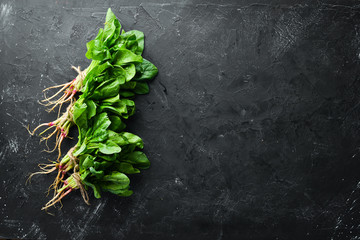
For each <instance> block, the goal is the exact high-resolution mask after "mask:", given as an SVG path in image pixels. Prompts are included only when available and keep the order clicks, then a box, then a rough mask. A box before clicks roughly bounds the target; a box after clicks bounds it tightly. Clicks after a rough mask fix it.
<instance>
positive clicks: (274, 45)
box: [0, 0, 360, 240]
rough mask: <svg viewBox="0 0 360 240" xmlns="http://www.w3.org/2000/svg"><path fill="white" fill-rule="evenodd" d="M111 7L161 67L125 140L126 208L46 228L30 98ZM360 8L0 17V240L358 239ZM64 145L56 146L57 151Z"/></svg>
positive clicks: (24, 8) (73, 208)
mask: <svg viewBox="0 0 360 240" xmlns="http://www.w3.org/2000/svg"><path fill="white" fill-rule="evenodd" d="M108 7H111V8H112V10H113V11H114V13H115V14H116V15H117V16H118V18H119V19H120V21H121V23H122V25H123V27H124V28H125V29H127V30H130V29H137V30H140V31H143V32H144V33H145V36H146V40H145V48H146V49H145V52H144V56H145V57H146V58H148V59H150V60H151V61H152V62H153V63H154V64H155V65H156V66H157V67H158V68H159V75H158V76H157V78H156V79H155V80H154V81H153V82H152V83H151V85H150V87H151V92H150V94H148V95H145V96H140V97H138V98H137V99H136V104H137V112H136V114H135V116H133V118H132V119H131V120H130V121H129V122H128V123H129V131H131V132H133V133H136V134H138V135H139V136H141V137H142V138H143V139H144V142H145V152H146V153H147V155H148V156H149V159H150V160H151V163H152V167H151V168H150V169H149V170H146V171H143V172H142V173H141V175H138V176H134V177H132V178H131V181H132V183H131V185H132V189H133V190H134V192H135V194H134V195H133V196H131V197H130V198H120V197H116V196H113V195H111V194H104V196H103V198H101V199H100V200H97V199H95V198H94V197H91V203H92V204H91V206H87V205H86V204H85V203H84V202H83V201H82V198H81V195H80V193H79V192H74V193H72V194H71V196H69V197H67V198H66V199H64V201H63V203H64V207H63V208H62V209H60V210H59V209H54V210H53V211H52V212H53V213H55V217H54V216H50V215H48V214H46V213H45V212H43V211H40V208H41V207H42V206H43V205H44V204H45V203H46V201H47V200H48V199H49V198H46V190H47V188H48V186H49V185H50V184H51V182H52V179H53V177H54V176H53V175H51V176H38V177H34V178H33V181H32V184H31V185H25V181H26V178H27V176H28V174H29V173H31V172H34V171H36V170H37V169H38V168H37V164H39V163H44V162H46V161H47V159H54V158H55V155H56V154H52V155H51V154H48V153H45V152H41V151H42V150H43V149H44V145H43V144H39V138H38V137H36V136H34V137H31V136H29V134H28V132H27V131H26V129H25V128H24V126H27V125H30V128H34V127H35V126H36V125H38V124H39V123H42V122H47V121H50V120H52V119H54V118H55V117H56V114H55V113H52V114H48V113H46V112H45V111H44V110H45V108H44V107H43V106H41V105H39V104H38V101H39V100H41V99H42V92H41V91H42V90H43V89H44V88H46V87H49V86H52V85H54V84H60V83H64V82H66V81H69V80H71V79H73V78H74V77H75V75H76V74H75V72H74V71H72V70H71V68H70V67H71V65H75V66H81V67H82V68H85V67H86V66H87V65H88V64H89V62H90V61H89V60H87V59H86V58H85V52H86V42H88V41H89V40H91V39H92V38H93V37H94V36H95V35H96V33H97V31H98V28H100V27H102V25H103V23H104V19H105V13H106V10H107V8H108ZM359 62H360V3H359V1H355V0H352V1H347V0H343V1H324V0H319V1H294V0H291V1H286V0H282V1H280V0H278V1H235V0H233V1H226V2H225V1H214V0H212V1H205V0H201V1H195V0H193V1H191V0H190V1H183V2H179V1H175V0H169V1H162V0H150V1H146V2H145V1H144V2H141V1H112V0H109V1H104V2H103V1H94V0H91V1H81V0H80V1H69V0H68V1H45V0H35V1H24V0H16V1H15V0H13V1H6V0H3V1H1V2H0V73H1V75H0V82H1V84H0V97H1V99H0V119H1V122H0V169H1V170H0V237H3V238H20V239H279V240H280V239H334V240H338V239H360V214H359V211H360V202H359V196H360V184H359V180H360V153H359V147H360V131H359V129H360V121H359V115H360V104H359V103H360V81H359ZM72 144H75V141H74V140H73V141H71V140H69V141H68V142H66V144H65V145H64V146H63V151H66V149H68V148H70V146H71V145H72Z"/></svg>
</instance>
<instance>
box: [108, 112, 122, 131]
mask: <svg viewBox="0 0 360 240" xmlns="http://www.w3.org/2000/svg"><path fill="white" fill-rule="evenodd" d="M109 119H110V121H111V125H110V126H109V129H110V130H112V131H115V132H120V131H121V130H123V129H124V128H125V127H126V125H125V123H124V122H123V121H121V118H119V117H118V116H114V115H111V116H109Z"/></svg>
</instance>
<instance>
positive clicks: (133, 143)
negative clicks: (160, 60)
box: [35, 9, 158, 210]
mask: <svg viewBox="0 0 360 240" xmlns="http://www.w3.org/2000/svg"><path fill="white" fill-rule="evenodd" d="M86 47H87V52H86V55H85V56H86V57H87V58H88V59H91V60H92V62H91V64H90V65H89V67H88V68H86V69H85V70H84V71H80V68H74V69H76V70H77V71H78V73H79V75H78V77H77V78H76V79H74V80H73V81H72V82H71V83H68V84H64V85H61V87H62V88H61V90H60V91H59V92H58V93H56V94H55V96H56V95H58V94H60V92H61V91H64V90H65V91H67V92H69V93H70V94H67V95H66V96H65V97H64V96H62V97H60V98H59V99H58V100H57V101H52V100H51V99H53V98H54V97H55V96H52V97H50V98H46V99H45V100H46V101H47V102H48V104H49V105H51V104H53V105H55V106H54V107H56V106H59V105H60V106H61V105H62V104H64V103H67V102H69V103H70V105H69V106H68V108H67V110H66V112H65V113H64V114H63V115H62V117H61V118H59V119H60V120H59V119H58V120H56V121H54V122H53V123H54V125H55V126H56V127H58V126H61V127H64V129H65V130H64V131H66V134H67V133H68V131H69V129H70V127H71V126H74V125H76V126H77V128H78V132H79V136H78V142H77V144H76V145H75V146H74V147H73V148H71V149H70V150H69V151H68V153H67V154H66V155H65V156H64V157H63V158H62V159H61V161H60V162H58V163H56V164H54V167H53V169H54V170H56V169H57V170H58V175H57V177H56V179H55V182H54V184H53V185H52V187H53V189H54V191H55V194H54V198H53V199H51V200H50V201H49V202H48V203H47V204H46V205H45V207H43V209H45V210H46V209H48V208H49V207H51V206H53V205H55V204H56V203H57V202H59V201H60V200H61V199H62V198H63V197H65V196H66V195H67V194H69V193H70V192H71V191H72V190H75V189H80V192H81V194H82V196H83V198H84V200H85V202H86V203H88V202H89V198H88V195H87V191H86V190H89V189H90V188H91V189H92V190H93V192H94V196H95V198H100V197H101V193H102V192H110V193H113V194H116V195H119V196H130V195H131V194H132V193H133V191H132V190H130V179H129V177H128V176H127V175H128V174H138V173H140V170H143V169H147V168H149V167H150V161H149V160H148V158H147V157H146V155H145V154H144V153H143V152H142V151H140V150H141V149H143V147H144V144H143V141H142V139H141V138H140V137H139V136H137V135H135V134H133V133H129V132H125V131H124V130H125V129H126V124H125V122H124V121H125V120H126V119H128V118H129V117H130V116H132V115H133V114H134V113H135V102H134V101H133V100H132V99H133V98H134V97H135V96H136V95H138V94H146V93H148V92H149V85H148V83H147V81H150V80H152V79H153V78H154V77H155V76H156V75H157V73H158V69H157V68H156V67H155V65H154V64H152V63H151V62H150V61H148V60H146V59H144V58H143V57H142V56H141V55H142V53H143V50H144V34H143V33H142V32H140V31H137V30H130V31H127V32H125V31H124V30H123V29H122V26H121V24H120V22H119V21H118V19H117V18H116V16H115V15H114V13H113V12H112V11H111V9H108V11H107V14H106V20H105V25H104V28H101V29H100V30H99V32H98V34H97V36H96V37H95V39H93V40H91V41H89V42H88V43H87V44H86ZM55 87H58V86H55ZM76 93H77V94H76ZM75 94H76V96H75ZM54 107H53V108H54ZM65 118H66V119H65ZM64 119H65V120H64ZM48 125H50V124H48ZM40 126H43V125H40ZM35 130H37V129H35ZM57 142H58V141H57ZM59 149H60V148H59ZM59 156H60V152H59ZM43 169H44V168H43ZM54 170H52V171H54ZM48 172H50V171H47V172H45V173H48ZM42 173H44V172H42ZM66 175H68V177H67V178H66V180H64V179H63V178H64V177H65V176H66Z"/></svg>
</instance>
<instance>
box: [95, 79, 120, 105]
mask: <svg viewBox="0 0 360 240" xmlns="http://www.w3.org/2000/svg"><path fill="white" fill-rule="evenodd" d="M119 89H120V82H119V81H118V80H117V79H109V80H107V81H104V82H102V83H101V84H100V85H99V86H98V87H97V88H96V89H95V90H94V93H93V94H92V96H91V98H92V99H94V100H100V99H104V98H110V97H114V96H116V95H118V94H119Z"/></svg>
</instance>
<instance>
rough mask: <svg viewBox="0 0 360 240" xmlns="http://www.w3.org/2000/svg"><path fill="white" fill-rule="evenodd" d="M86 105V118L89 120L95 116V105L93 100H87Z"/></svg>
mask: <svg viewBox="0 0 360 240" xmlns="http://www.w3.org/2000/svg"><path fill="white" fill-rule="evenodd" d="M86 105H87V106H88V111H87V113H88V114H87V118H88V119H90V118H92V117H94V116H95V115H96V104H95V103H94V101H93V100H88V101H87V102H86Z"/></svg>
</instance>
